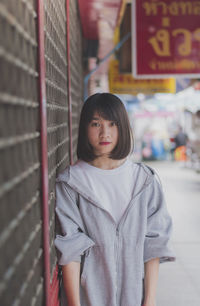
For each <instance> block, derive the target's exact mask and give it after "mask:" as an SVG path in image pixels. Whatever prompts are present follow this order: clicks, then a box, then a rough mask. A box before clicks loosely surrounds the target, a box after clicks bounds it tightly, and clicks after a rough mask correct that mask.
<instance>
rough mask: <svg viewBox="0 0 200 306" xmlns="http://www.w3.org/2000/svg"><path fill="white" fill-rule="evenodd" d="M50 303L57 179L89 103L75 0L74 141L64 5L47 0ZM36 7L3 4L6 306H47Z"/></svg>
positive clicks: (0, 197) (21, 1) (1, 184)
mask: <svg viewBox="0 0 200 306" xmlns="http://www.w3.org/2000/svg"><path fill="white" fill-rule="evenodd" d="M44 12H45V16H44V35H45V65H46V75H45V85H46V98H47V103H46V107H47V149H48V183H49V196H48V207H49V229H50V246H49V248H50V273H51V305H56V304H57V303H58V298H57V296H56V295H57V289H56V288H57V286H58V285H57V277H56V272H55V271H56V269H55V268H56V254H55V250H54V246H53V241H54V227H55V217H54V206H55V177H56V175H57V174H58V172H60V171H61V170H62V169H64V168H65V167H66V165H67V164H69V160H70V158H69V150H70V148H69V142H70V137H72V143H73V150H72V152H73V155H74V159H75V147H76V141H77V127H78V118H79V111H80V105H81V103H82V97H83V86H82V83H83V73H82V52H81V39H82V38H81V29H80V22H79V18H78V8H77V2H76V1H74V0H71V1H70V12H69V18H70V45H71V52H70V60H71V71H70V74H69V76H70V79H71V100H72V114H71V116H72V135H70V133H69V129H68V115H69V114H68V99H69V93H68V88H67V82H68V79H67V65H68V62H67V56H66V45H67V35H69V34H68V33H67V27H66V21H67V20H66V1H65V0H58V1H53V0H45V1H44ZM37 27H38V24H37V1H35V0H29V1H28V0H27V1H26V0H18V1H17V2H16V1H13V0H4V1H1V3H0V69H1V80H0V202H1V204H0V254H1V261H0V275H1V276H0V304H1V305H3V306H7V305H14V306H17V305H20V306H23V305H24V306H28V305H44V265H43V241H42V231H43V229H42V222H43V216H42V197H41V195H42V190H41V166H42V165H41V139H40V133H41V131H40V107H39V106H40V105H39V88H38V71H39V70H38V37H37Z"/></svg>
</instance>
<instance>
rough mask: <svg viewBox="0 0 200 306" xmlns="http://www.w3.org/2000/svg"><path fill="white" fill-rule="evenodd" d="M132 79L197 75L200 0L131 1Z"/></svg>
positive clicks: (198, 66) (199, 40)
mask: <svg viewBox="0 0 200 306" xmlns="http://www.w3.org/2000/svg"><path fill="white" fill-rule="evenodd" d="M132 6H133V10H132V21H133V22H132V31H133V33H132V38H133V39H132V41H133V61H132V63H133V67H132V69H133V75H134V77H135V78H169V76H177V77H180V76H183V77H187V78H195V77H197V76H200V1H195V0H188V1H186V0H164V1H159V0H133V5H132Z"/></svg>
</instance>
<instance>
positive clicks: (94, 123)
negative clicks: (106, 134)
mask: <svg viewBox="0 0 200 306" xmlns="http://www.w3.org/2000/svg"><path fill="white" fill-rule="evenodd" d="M91 126H96V127H98V126H99V123H98V122H92V123H91Z"/></svg>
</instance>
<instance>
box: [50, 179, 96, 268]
mask: <svg viewBox="0 0 200 306" xmlns="http://www.w3.org/2000/svg"><path fill="white" fill-rule="evenodd" d="M56 214H57V217H58V221H59V224H60V229H61V235H56V239H55V246H56V248H57V250H58V257H59V258H58V263H59V264H60V265H66V264H68V263H69V262H71V261H78V262H81V255H83V253H84V252H85V251H86V250H87V249H89V248H90V247H91V246H93V245H94V244H95V243H94V242H93V241H92V240H91V239H90V238H89V237H88V236H87V235H86V234H85V233H84V225H83V222H82V219H81V216H80V212H79V208H78V206H77V199H76V194H75V192H73V190H72V189H71V188H70V187H68V186H67V185H66V184H65V183H64V182H58V183H57V184H56Z"/></svg>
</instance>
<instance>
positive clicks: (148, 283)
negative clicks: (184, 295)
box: [55, 93, 175, 306]
mask: <svg viewBox="0 0 200 306" xmlns="http://www.w3.org/2000/svg"><path fill="white" fill-rule="evenodd" d="M132 147H133V138H132V133H131V128H130V124H129V120H128V116H127V113H126V110H125V108H124V105H123V103H122V102H121V101H120V99H119V98H117V97H116V96H114V95H112V94H109V93H102V94H95V95H93V96H91V97H89V98H88V99H87V101H86V102H85V104H84V106H83V109H82V112H81V117H80V126H79V137H78V147H77V155H78V161H77V163H76V164H75V165H73V166H69V167H68V168H67V169H65V170H64V171H63V172H62V173H61V174H60V175H59V176H58V178H57V207H56V213H57V216H58V219H59V221H60V225H61V235H57V236H56V240H55V245H56V247H57V249H58V251H59V264H60V265H62V274H63V284H64V289H65V293H66V296H67V301H68V302H67V305H68V306H80V305H81V306H141V305H145V306H155V296H156V285H157V280H158V269H159V263H160V262H165V261H173V260H174V259H175V258H174V255H173V252H172V251H171V249H170V247H169V238H170V234H171V227H172V222H171V218H170V216H169V214H168V212H167V208H166V205H165V201H164V198H163V192H162V188H161V185H160V183H159V180H158V179H157V177H156V175H155V172H154V171H153V169H151V168H149V167H147V166H145V165H143V164H136V163H134V162H132V161H131V160H130V159H129V158H128V156H129V155H130V153H131V152H132Z"/></svg>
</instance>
